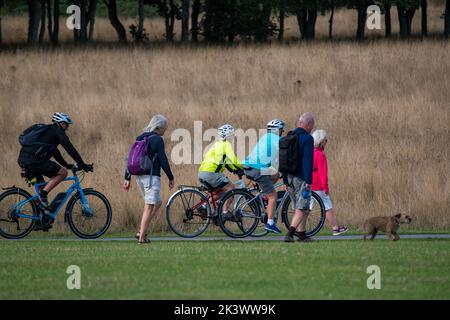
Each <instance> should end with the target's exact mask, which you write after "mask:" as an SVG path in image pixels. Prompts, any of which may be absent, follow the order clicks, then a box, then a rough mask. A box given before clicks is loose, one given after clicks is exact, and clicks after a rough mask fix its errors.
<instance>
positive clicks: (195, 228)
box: [166, 188, 211, 238]
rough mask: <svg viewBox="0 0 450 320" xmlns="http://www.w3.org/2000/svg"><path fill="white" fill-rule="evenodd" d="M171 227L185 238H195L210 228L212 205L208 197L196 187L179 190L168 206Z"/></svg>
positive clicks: (168, 218) (167, 212)
mask: <svg viewBox="0 0 450 320" xmlns="http://www.w3.org/2000/svg"><path fill="white" fill-rule="evenodd" d="M166 219H167V224H168V225H169V227H170V229H171V230H172V231H173V232H174V233H176V234H177V235H179V236H180V237H183V238H195V237H197V236H199V235H201V234H202V233H203V232H205V230H206V229H207V228H208V225H209V222H210V220H211V206H210V205H209V201H208V198H207V197H206V195H205V194H204V193H202V192H200V191H199V190H197V189H194V188H189V189H187V188H185V189H181V190H178V191H177V192H176V193H175V194H174V195H173V196H172V197H171V198H170V200H169V202H168V203H167V206H166Z"/></svg>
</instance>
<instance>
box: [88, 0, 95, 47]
mask: <svg viewBox="0 0 450 320" xmlns="http://www.w3.org/2000/svg"><path fill="white" fill-rule="evenodd" d="M96 12H97V0H89V11H88V16H89V34H88V41H91V40H92V39H93V37H94V30H95V14H96Z"/></svg>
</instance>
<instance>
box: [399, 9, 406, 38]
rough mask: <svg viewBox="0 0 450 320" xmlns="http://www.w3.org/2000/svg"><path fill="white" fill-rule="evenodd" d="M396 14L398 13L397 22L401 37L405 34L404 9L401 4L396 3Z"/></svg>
mask: <svg viewBox="0 0 450 320" xmlns="http://www.w3.org/2000/svg"><path fill="white" fill-rule="evenodd" d="M397 14H398V23H399V27H400V36H401V37H402V38H404V37H406V35H407V29H408V28H407V24H408V22H407V19H406V9H405V7H404V6H403V5H401V4H397Z"/></svg>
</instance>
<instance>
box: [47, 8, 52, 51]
mask: <svg viewBox="0 0 450 320" xmlns="http://www.w3.org/2000/svg"><path fill="white" fill-rule="evenodd" d="M47 18H48V23H47V32H48V39H49V40H50V42H52V33H53V16H52V1H51V0H47Z"/></svg>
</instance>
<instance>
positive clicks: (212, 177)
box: [198, 171, 230, 189]
mask: <svg viewBox="0 0 450 320" xmlns="http://www.w3.org/2000/svg"><path fill="white" fill-rule="evenodd" d="M198 180H199V181H200V183H202V184H205V183H204V182H206V183H207V184H209V185H210V186H211V187H213V188H214V189H217V188H222V187H224V186H225V185H227V184H228V183H230V179H228V178H227V176H226V175H224V174H223V173H219V172H207V171H200V172H199V173H198ZM205 185H206V184H205ZM210 186H208V185H206V187H210Z"/></svg>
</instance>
